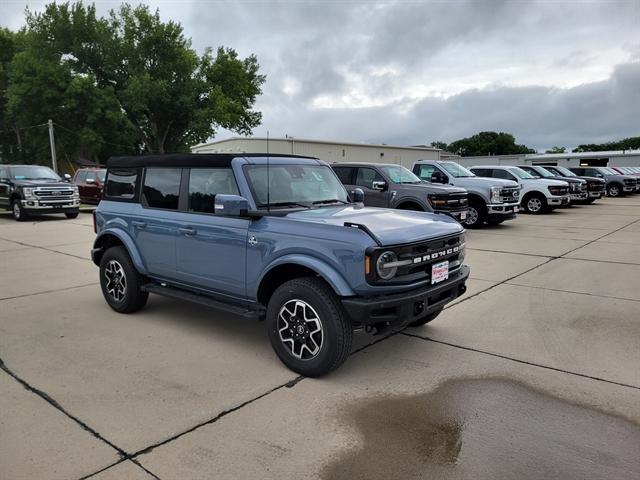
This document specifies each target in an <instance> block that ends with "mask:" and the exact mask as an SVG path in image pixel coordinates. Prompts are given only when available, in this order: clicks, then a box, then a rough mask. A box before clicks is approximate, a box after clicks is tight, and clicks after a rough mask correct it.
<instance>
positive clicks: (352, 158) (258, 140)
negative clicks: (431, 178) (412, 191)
mask: <svg viewBox="0 0 640 480" xmlns="http://www.w3.org/2000/svg"><path fill="white" fill-rule="evenodd" d="M191 151H192V152H193V153H265V152H269V153H282V154H291V155H303V156H309V157H316V158H319V159H321V160H324V161H325V162H327V163H334V162H374V163H396V164H400V165H404V166H405V167H407V168H409V169H410V168H411V167H412V166H413V163H414V162H416V161H418V160H438V159H439V158H440V149H438V148H434V147H428V146H419V147H398V146H393V145H385V144H379V145H377V144H369V143H351V142H339V141H329V140H311V139H307V138H293V137H285V138H270V139H269V141H268V144H267V139H266V138H265V137H234V138H229V139H226V140H219V141H216V142H210V143H203V144H201V145H196V146H195V147H192V148H191Z"/></svg>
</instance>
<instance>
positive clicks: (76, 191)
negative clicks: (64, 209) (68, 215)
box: [73, 185, 80, 198]
mask: <svg viewBox="0 0 640 480" xmlns="http://www.w3.org/2000/svg"><path fill="white" fill-rule="evenodd" d="M73 196H74V197H78V198H80V190H78V186H77V185H74V186H73Z"/></svg>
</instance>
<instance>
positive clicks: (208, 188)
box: [176, 167, 249, 298]
mask: <svg viewBox="0 0 640 480" xmlns="http://www.w3.org/2000/svg"><path fill="white" fill-rule="evenodd" d="M185 185H187V188H188V204H187V206H186V209H185V211H183V212H182V214H181V225H180V228H179V229H178V237H177V243H176V245H177V274H178V278H179V279H180V281H182V282H185V283H188V284H191V285H194V286H198V287H201V288H205V289H207V290H210V291H213V292H215V293H218V294H222V295H226V296H230V297H234V298H245V297H246V287H245V276H246V249H247V232H248V230H249V220H248V219H246V218H235V217H221V216H217V215H215V214H214V200H215V196H216V195H218V194H230V195H238V186H237V183H236V180H235V176H234V175H233V170H232V169H231V168H230V167H224V168H191V169H190V172H189V178H188V181H186V182H185Z"/></svg>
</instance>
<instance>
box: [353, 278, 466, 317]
mask: <svg viewBox="0 0 640 480" xmlns="http://www.w3.org/2000/svg"><path fill="white" fill-rule="evenodd" d="M468 277H469V267H468V266H467V265H462V266H461V267H460V268H459V269H458V270H457V271H455V272H454V273H452V274H451V276H450V277H449V278H448V279H447V280H445V281H443V282H442V283H437V284H435V285H429V286H427V287H421V288H419V289H414V290H409V291H407V292H402V293H394V294H390V295H376V296H371V297H345V298H343V299H342V305H343V306H344V309H345V310H346V312H347V314H348V315H349V317H350V318H351V321H352V322H353V324H354V326H356V327H361V326H367V325H371V326H372V325H376V326H382V327H383V328H385V329H386V328H393V329H398V328H402V327H404V326H405V325H408V324H409V323H412V322H415V321H416V320H419V319H420V318H422V317H424V316H426V315H429V314H431V313H433V312H435V311H437V310H439V309H441V308H443V307H444V306H445V305H446V304H447V303H449V302H451V301H453V300H455V299H456V298H457V297H459V296H460V295H462V294H463V293H464V292H465V291H466V290H467V287H466V285H465V282H466V281H467V278H468Z"/></svg>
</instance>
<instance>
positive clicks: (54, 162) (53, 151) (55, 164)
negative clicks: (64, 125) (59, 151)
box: [48, 119, 58, 173]
mask: <svg viewBox="0 0 640 480" xmlns="http://www.w3.org/2000/svg"><path fill="white" fill-rule="evenodd" d="M48 123H49V145H50V146H51V165H52V166H53V171H54V172H56V173H58V161H57V160H56V138H55V137H54V135H53V120H51V119H49V122H48Z"/></svg>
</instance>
